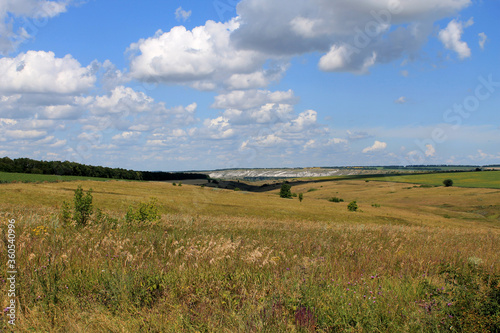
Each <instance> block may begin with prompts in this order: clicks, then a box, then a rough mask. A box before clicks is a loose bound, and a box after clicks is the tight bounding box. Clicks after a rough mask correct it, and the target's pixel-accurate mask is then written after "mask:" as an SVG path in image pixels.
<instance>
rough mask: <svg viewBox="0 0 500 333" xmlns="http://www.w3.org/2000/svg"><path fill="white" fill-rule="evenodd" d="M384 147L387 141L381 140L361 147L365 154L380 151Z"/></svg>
mask: <svg viewBox="0 0 500 333" xmlns="http://www.w3.org/2000/svg"><path fill="white" fill-rule="evenodd" d="M385 148H387V143H385V142H381V141H375V142H374V143H373V145H372V146H370V147H366V148H365V149H363V153H364V154H366V153H371V152H375V151H380V150H384V149H385Z"/></svg>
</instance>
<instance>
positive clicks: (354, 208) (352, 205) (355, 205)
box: [347, 201, 358, 212]
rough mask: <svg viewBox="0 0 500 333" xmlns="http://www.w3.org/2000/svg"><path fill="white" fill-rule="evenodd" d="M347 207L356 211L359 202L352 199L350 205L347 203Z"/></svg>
mask: <svg viewBox="0 0 500 333" xmlns="http://www.w3.org/2000/svg"><path fill="white" fill-rule="evenodd" d="M347 209H348V210H350V211H351V212H355V211H357V210H358V204H357V203H356V201H351V202H350V203H349V205H347Z"/></svg>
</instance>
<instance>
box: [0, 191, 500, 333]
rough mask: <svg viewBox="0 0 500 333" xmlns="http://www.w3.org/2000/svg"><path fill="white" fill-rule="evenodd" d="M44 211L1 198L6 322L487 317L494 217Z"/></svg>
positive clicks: (431, 328)
mask: <svg viewBox="0 0 500 333" xmlns="http://www.w3.org/2000/svg"><path fill="white" fill-rule="evenodd" d="M96 193H98V192H97V191H96ZM11 208H12V207H11ZM57 214H58V209H57V208H51V207H39V208H33V209H28V208H26V209H20V208H19V209H18V208H13V209H11V210H9V209H7V208H5V207H4V210H3V211H2V219H1V221H2V223H3V224H5V223H6V220H7V218H16V220H17V222H16V223H17V230H16V231H17V238H16V242H17V247H18V249H17V265H18V272H19V273H18V282H17V283H18V284H17V288H18V298H17V300H18V304H20V309H19V311H18V313H17V315H18V320H17V324H16V331H18V332H33V331H36V332H68V331H69V332H144V331H151V332H314V331H317V332H450V331H451V332H482V331H483V332H488V331H493V332H495V329H496V330H498V329H499V327H500V317H499V316H500V315H499V314H500V309H499V308H500V291H499V288H500V285H499V276H500V262H499V257H498V253H500V237H499V233H498V232H497V231H496V229H491V228H481V229H478V230H474V229H464V228H436V227H429V226H412V225H409V226H405V225H377V224H359V223H348V222H340V223H334V222H332V221H310V220H309V221H308V220H301V219H293V218H279V219H277V218H263V217H250V216H240V217H238V216H229V215H226V216H224V215H197V214H188V213H170V214H164V215H163V218H162V219H161V220H160V221H158V222H157V223H154V224H152V225H149V226H144V225H143V226H137V225H130V224H126V223H124V222H123V215H120V216H118V215H117V216H116V217H117V218H119V219H120V221H119V224H118V225H117V226H114V225H112V224H107V223H100V224H93V225H90V226H89V227H86V228H83V229H76V228H73V227H63V226H62V225H61V224H60V223H59V221H58V215H57ZM123 214H124V213H123ZM353 214H355V213H353ZM2 230H5V225H2ZM5 246H6V243H5V237H4V241H3V242H1V246H0V247H1V249H0V253H1V254H0V260H1V261H2V262H6V255H5V254H6V248H5ZM6 288H7V285H6V283H5V280H2V283H1V288H0V292H1V294H2V295H6ZM3 305H4V307H5V304H3ZM3 318H4V319H5V316H4V317H3ZM3 326H4V329H8V327H7V326H6V324H5V323H4V324H3Z"/></svg>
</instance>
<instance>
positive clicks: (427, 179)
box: [366, 171, 500, 188]
mask: <svg viewBox="0 0 500 333" xmlns="http://www.w3.org/2000/svg"><path fill="white" fill-rule="evenodd" d="M445 179H451V180H453V186H458V187H484V188H500V171H481V172H450V173H432V174H417V175H389V176H387V177H367V178H366V180H377V181H390V182H398V183H412V184H426V185H439V186H441V185H443V180H445Z"/></svg>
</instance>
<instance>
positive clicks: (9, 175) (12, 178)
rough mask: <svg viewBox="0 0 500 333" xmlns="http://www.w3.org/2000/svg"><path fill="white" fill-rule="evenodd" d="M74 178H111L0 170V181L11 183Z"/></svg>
mask: <svg viewBox="0 0 500 333" xmlns="http://www.w3.org/2000/svg"><path fill="white" fill-rule="evenodd" d="M74 180H95V181H108V180H110V179H109V178H98V177H80V176H57V175H38V174H31V173H13V172H1V171H0V183H11V182H23V183H36V182H58V181H64V182H67V181H74Z"/></svg>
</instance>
